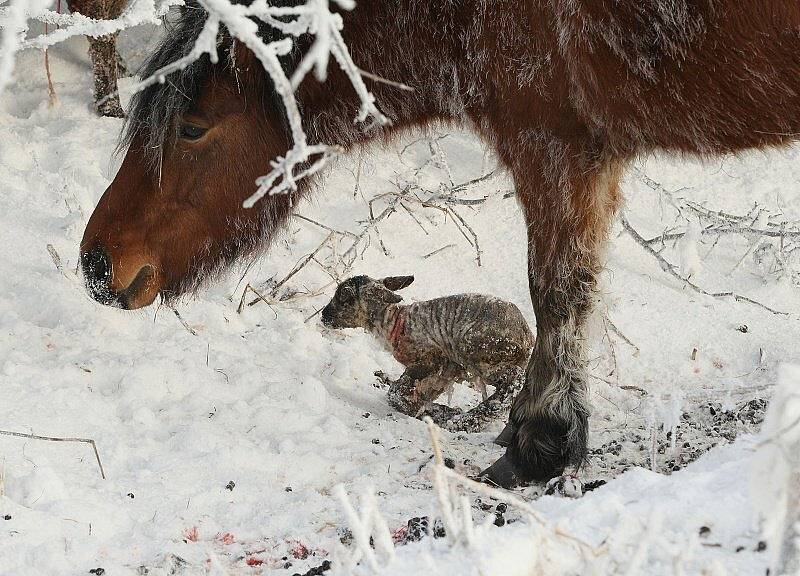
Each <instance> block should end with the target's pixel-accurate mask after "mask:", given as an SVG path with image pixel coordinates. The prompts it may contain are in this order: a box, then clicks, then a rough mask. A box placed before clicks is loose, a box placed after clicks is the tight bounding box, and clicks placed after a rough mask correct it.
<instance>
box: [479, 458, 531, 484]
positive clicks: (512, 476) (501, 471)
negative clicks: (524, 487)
mask: <svg viewBox="0 0 800 576" xmlns="http://www.w3.org/2000/svg"><path fill="white" fill-rule="evenodd" d="M478 480H479V481H480V482H483V483H485V484H491V485H492V486H499V487H500V488H505V489H506V490H510V489H512V488H516V487H517V486H519V485H520V484H521V481H520V477H519V474H518V473H517V469H516V468H515V467H514V465H513V464H512V463H511V460H509V458H508V456H505V455H503V456H501V457H500V458H499V459H498V460H497V461H496V462H495V463H494V464H492V465H491V466H489V467H488V468H487V469H486V470H484V471H483V472H481V473H480V474H479V475H478Z"/></svg>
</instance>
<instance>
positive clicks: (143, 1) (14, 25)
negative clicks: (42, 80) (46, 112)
mask: <svg viewBox="0 0 800 576" xmlns="http://www.w3.org/2000/svg"><path fill="white" fill-rule="evenodd" d="M182 4H183V0H159V1H158V2H156V1H155V0H131V2H130V4H129V5H128V7H127V8H126V9H125V11H124V12H123V13H122V14H121V15H120V17H119V18H114V19H110V20H97V19H94V18H89V17H87V16H84V15H83V14H78V13H73V14H60V13H58V12H56V11H54V10H52V9H51V6H50V5H51V2H50V1H48V0H10V2H9V3H8V5H6V6H0V29H2V36H0V94H2V93H3V92H4V90H5V88H6V87H7V86H8V84H9V83H10V82H11V77H12V75H13V73H14V57H15V55H16V53H17V52H19V51H21V50H25V49H29V48H37V49H40V50H44V49H46V48H48V47H49V46H53V45H54V44H58V43H59V42H63V41H64V40H67V39H69V38H72V37H73V36H92V37H100V36H106V35H108V34H114V33H116V32H119V31H120V30H126V29H128V28H133V27H135V26H139V25H142V24H160V23H161V18H162V17H163V16H164V15H165V14H166V13H167V12H168V11H169V9H170V8H171V7H172V6H177V5H182ZM31 21H39V22H43V23H45V24H51V25H54V26H58V27H59V28H58V29H56V30H54V31H53V32H50V33H45V34H42V35H39V36H36V37H33V38H27V35H28V32H29V28H30V22H31Z"/></svg>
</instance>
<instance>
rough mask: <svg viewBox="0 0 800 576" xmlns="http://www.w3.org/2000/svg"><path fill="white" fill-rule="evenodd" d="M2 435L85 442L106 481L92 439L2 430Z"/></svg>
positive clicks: (50, 440) (53, 440)
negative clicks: (92, 452) (92, 451)
mask: <svg viewBox="0 0 800 576" xmlns="http://www.w3.org/2000/svg"><path fill="white" fill-rule="evenodd" d="M0 434H2V435H4V436H16V437H17V438H29V439H31V440H47V441H48V442H83V443H85V444H89V445H91V447H92V450H94V457H95V458H96V459H97V466H98V467H99V468H100V476H102V478H103V480H105V479H106V472H105V470H103V463H102V462H100V453H99V452H98V451H97V444H95V441H94V440H92V439H91V438H62V437H58V436H39V435H38V434H26V433H25V432H11V431H9V430H0Z"/></svg>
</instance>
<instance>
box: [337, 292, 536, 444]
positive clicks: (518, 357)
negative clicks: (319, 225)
mask: <svg viewBox="0 0 800 576" xmlns="http://www.w3.org/2000/svg"><path fill="white" fill-rule="evenodd" d="M413 281H414V277H413V276H393V277H389V278H384V279H383V280H374V279H372V278H370V277H368V276H355V277H353V278H350V279H348V280H346V281H344V282H342V283H341V284H340V285H339V287H338V288H337V289H336V294H335V295H334V297H333V299H332V300H331V301H330V303H328V305H327V306H325V308H323V310H322V322H323V324H325V325H326V326H328V327H331V328H364V329H366V330H367V331H368V332H370V333H372V334H374V335H375V336H377V337H378V338H379V339H380V340H381V341H382V342H383V343H384V344H385V345H386V347H387V348H388V350H389V351H390V352H391V353H392V354H393V355H394V357H395V358H396V359H397V361H398V362H400V363H401V364H403V365H404V366H405V367H406V370H405V372H404V373H403V375H402V376H401V377H400V378H399V379H398V380H396V381H390V380H388V378H386V377H385V376H383V374H382V373H380V372H376V375H377V376H380V377H382V378H383V379H384V381H386V382H387V383H388V384H389V394H388V400H389V403H390V404H391V405H392V406H393V407H394V408H396V409H398V410H399V411H401V412H403V413H404V414H408V415H410V416H415V417H418V416H421V415H422V414H424V413H427V414H429V415H431V416H432V417H433V418H434V420H435V421H437V423H439V424H440V425H442V426H445V427H446V428H448V429H450V430H453V431H456V430H462V431H469V432H475V431H478V430H481V429H482V428H483V427H484V426H485V425H486V424H487V423H488V422H490V421H491V420H493V419H494V418H496V417H497V416H498V415H500V414H501V413H502V411H503V410H504V409H507V408H509V407H510V404H511V401H512V399H513V398H514V396H515V395H516V392H517V391H518V390H519V388H520V386H522V384H523V383H524V380H525V378H524V376H525V367H526V365H527V362H528V357H529V356H530V353H531V349H532V348H533V343H534V337H533V334H532V333H531V330H530V328H529V327H528V324H527V322H525V319H524V318H523V317H522V313H521V312H520V311H519V308H517V307H516V306H515V305H514V304H511V303H509V302H504V301H502V300H499V299H497V298H493V297H490V296H483V295H480V294H459V295H457V296H445V297H443V298H436V299H434V300H427V301H425V302H416V303H414V304H410V305H408V306H404V305H401V304H399V302H400V301H401V300H402V299H403V298H402V297H401V296H398V295H397V294H395V293H394V291H395V290H400V289H402V288H405V287H406V286H408V285H409V284H411V283H412V282H413ZM463 381H467V382H469V383H471V384H477V385H479V386H481V387H482V389H483V396H484V397H483V401H482V402H481V403H480V404H479V405H478V406H476V407H475V408H473V409H472V410H470V411H469V412H467V413H462V412H461V411H460V410H458V409H454V408H448V407H446V406H441V405H432V402H433V400H435V399H436V398H437V397H438V396H439V395H440V394H442V393H443V392H445V391H446V390H449V389H450V388H451V387H452V386H453V384H456V383H459V382H463ZM487 384H488V385H491V386H494V388H495V391H494V393H493V394H492V395H491V396H489V397H488V398H487V397H486V385H487Z"/></svg>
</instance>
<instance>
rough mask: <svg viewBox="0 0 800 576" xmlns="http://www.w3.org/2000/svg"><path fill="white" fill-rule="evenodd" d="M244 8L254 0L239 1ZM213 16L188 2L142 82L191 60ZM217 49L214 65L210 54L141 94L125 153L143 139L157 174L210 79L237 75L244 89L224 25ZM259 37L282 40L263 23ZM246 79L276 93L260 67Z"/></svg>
mask: <svg viewBox="0 0 800 576" xmlns="http://www.w3.org/2000/svg"><path fill="white" fill-rule="evenodd" d="M238 3H242V4H247V3H249V0H244V1H242V0H240V2H238ZM293 3H297V0H283V2H278V4H287V5H288V4H293ZM207 18H208V13H207V12H206V11H205V10H204V9H203V8H202V7H201V6H199V5H198V4H197V3H196V2H187V4H186V6H184V7H182V8H181V10H180V15H179V16H178V17H177V18H165V26H166V27H167V29H166V33H165V35H164V37H163V39H162V40H161V43H160V44H159V45H158V47H157V48H156V50H155V52H154V53H153V54H152V55H151V56H150V57H149V58H148V59H147V61H146V62H145V63H144V64H143V65H142V68H141V69H140V71H139V77H140V78H142V79H145V78H150V77H151V76H153V75H155V74H156V73H157V72H158V71H159V70H161V69H162V68H164V67H165V66H167V65H169V64H172V63H173V62H175V61H176V60H178V59H180V58H183V57H185V56H187V55H188V54H189V53H190V52H191V50H192V48H193V47H194V44H195V41H196V40H197V37H198V36H199V35H200V32H201V31H202V29H203V26H204V25H205V23H206V19H207ZM220 28H221V32H220V37H219V40H218V46H217V50H218V53H219V61H218V63H217V64H212V63H211V60H210V58H209V57H208V55H203V56H201V57H200V58H199V59H198V60H195V61H194V62H192V63H190V64H188V65H187V66H186V67H184V68H182V69H180V70H177V71H175V72H172V73H171V74H168V75H165V76H164V77H163V79H162V80H161V81H160V82H157V83H155V84H152V85H150V86H147V87H146V88H144V89H142V90H140V91H139V92H137V93H136V94H134V96H133V97H132V99H131V105H130V110H129V111H128V115H127V120H126V122H125V127H124V130H123V135H122V138H121V140H120V149H124V148H127V147H129V146H130V145H131V144H132V143H133V141H134V140H136V139H138V141H139V142H140V144H141V150H139V152H140V153H142V154H143V155H144V158H145V161H146V162H145V163H146V165H147V166H148V168H149V169H150V170H151V171H152V172H154V173H155V172H158V169H159V167H160V163H161V157H162V149H163V147H164V144H165V143H166V142H167V141H168V140H169V139H170V136H174V134H175V132H176V130H177V122H176V119H178V118H180V117H181V116H182V115H183V114H184V113H186V112H187V111H188V110H189V108H190V107H191V106H192V103H193V102H194V101H195V100H196V99H197V98H198V96H199V95H200V91H201V89H202V87H203V84H204V82H205V80H206V79H207V78H208V77H209V76H210V75H211V74H212V73H213V72H214V71H215V70H219V71H225V70H227V71H230V72H232V73H233V74H234V77H235V81H236V85H237V88H238V89H239V90H241V89H242V83H243V80H245V78H244V77H243V75H242V70H239V69H238V68H237V67H236V62H235V56H234V49H233V48H234V41H233V39H232V38H231V37H230V35H229V34H228V32H227V30H225V26H224V25H222V26H221V27H220ZM259 36H261V37H262V38H263V39H264V40H265V41H267V42H269V41H271V40H273V39H276V38H278V37H279V36H280V33H279V32H277V30H276V29H275V28H272V27H271V26H269V25H267V24H264V23H263V22H259ZM301 44H302V42H297V41H296V43H295V46H296V50H294V51H292V53H290V54H289V55H288V56H287V57H285V58H282V59H281V60H282V62H281V63H282V64H283V65H284V68H285V70H286V71H287V74H290V72H291V69H293V67H294V65H295V64H296V62H297V60H298V59H299V50H300V49H301ZM247 76H248V78H247V80H251V81H255V82H257V83H259V85H262V84H263V92H264V94H263V97H265V98H267V99H269V93H270V92H273V91H274V90H273V89H272V83H271V81H270V79H269V78H268V77H267V75H266V73H265V72H264V71H263V69H262V68H261V67H260V66H254V67H249V69H248V70H247Z"/></svg>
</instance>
